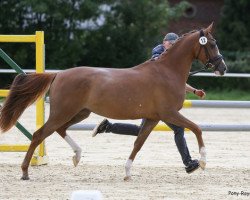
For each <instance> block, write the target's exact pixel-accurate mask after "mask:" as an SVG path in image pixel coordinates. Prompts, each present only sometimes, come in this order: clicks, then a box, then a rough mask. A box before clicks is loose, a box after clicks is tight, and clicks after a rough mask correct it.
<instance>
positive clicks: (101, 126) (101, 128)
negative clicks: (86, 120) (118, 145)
mask: <svg viewBox="0 0 250 200" xmlns="http://www.w3.org/2000/svg"><path fill="white" fill-rule="evenodd" d="M109 125H110V123H109V121H108V120H107V119H104V120H102V121H101V122H100V123H99V124H98V125H97V126H96V127H95V129H94V130H93V133H92V137H95V136H96V135H97V134H98V133H104V132H106V130H107V128H108V126H109Z"/></svg>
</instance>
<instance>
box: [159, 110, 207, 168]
mask: <svg viewBox="0 0 250 200" xmlns="http://www.w3.org/2000/svg"><path fill="white" fill-rule="evenodd" d="M162 121H163V122H165V123H166V122H168V123H172V124H175V125H177V126H180V127H185V128H188V129H190V130H191V131H192V132H193V133H194V134H195V136H196V138H197V141H198V145H199V153H200V155H201V158H200V160H199V164H200V167H201V168H202V169H203V170H204V169H205V167H206V148H205V145H204V142H203V138H202V131H201V129H200V127H199V126H197V125H196V124H195V123H193V122H192V121H190V120H189V119H187V118H185V117H184V116H183V115H181V114H180V113H179V112H178V111H173V112H171V113H168V115H166V114H164V115H163V117H162Z"/></svg>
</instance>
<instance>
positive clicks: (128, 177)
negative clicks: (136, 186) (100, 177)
mask: <svg viewBox="0 0 250 200" xmlns="http://www.w3.org/2000/svg"><path fill="white" fill-rule="evenodd" d="M123 180H124V181H130V180H132V178H131V176H125V177H124V179H123Z"/></svg>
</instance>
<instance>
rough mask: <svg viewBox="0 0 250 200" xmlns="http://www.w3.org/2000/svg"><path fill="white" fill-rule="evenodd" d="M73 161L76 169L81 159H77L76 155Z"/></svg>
mask: <svg viewBox="0 0 250 200" xmlns="http://www.w3.org/2000/svg"><path fill="white" fill-rule="evenodd" d="M72 160H73V163H74V166H75V167H76V166H77V165H78V163H79V162H80V159H77V156H76V155H75V156H73V158H72Z"/></svg>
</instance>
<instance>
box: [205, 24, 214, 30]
mask: <svg viewBox="0 0 250 200" xmlns="http://www.w3.org/2000/svg"><path fill="white" fill-rule="evenodd" d="M213 27H214V22H212V23H211V24H210V25H209V26H208V27H207V28H206V30H207V32H208V33H213V31H214V28H213Z"/></svg>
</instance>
